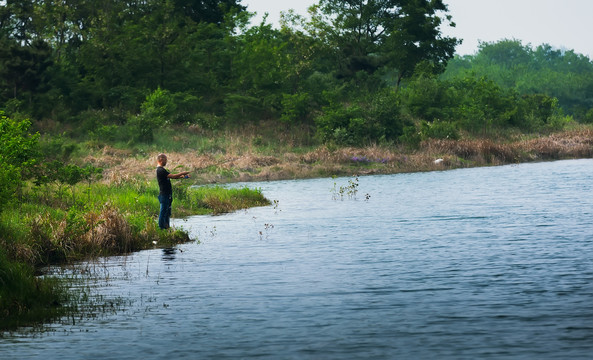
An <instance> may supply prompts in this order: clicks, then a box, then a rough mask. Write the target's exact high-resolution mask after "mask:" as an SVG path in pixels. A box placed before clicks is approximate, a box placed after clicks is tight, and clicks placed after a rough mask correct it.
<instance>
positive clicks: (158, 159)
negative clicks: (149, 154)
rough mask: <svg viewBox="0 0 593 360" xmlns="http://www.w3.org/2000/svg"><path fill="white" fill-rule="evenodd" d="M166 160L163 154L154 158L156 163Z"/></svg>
mask: <svg viewBox="0 0 593 360" xmlns="http://www.w3.org/2000/svg"><path fill="white" fill-rule="evenodd" d="M166 158H167V155H165V154H159V155H158V156H157V157H156V161H158V162H161V161H163V159H166Z"/></svg>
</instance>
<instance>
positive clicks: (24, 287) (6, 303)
mask: <svg viewBox="0 0 593 360" xmlns="http://www.w3.org/2000/svg"><path fill="white" fill-rule="evenodd" d="M33 271H34V270H33V267H31V266H30V265H28V264H25V263H18V262H14V261H11V260H9V259H8V257H7V256H6V254H5V253H4V251H3V249H2V248H1V247H0V324H1V326H0V330H7V329H13V328H16V327H18V326H21V325H26V324H30V323H31V322H38V321H44V320H49V319H52V318H55V317H57V316H60V315H62V314H64V313H65V311H66V308H64V307H62V306H61V305H62V304H63V303H64V302H65V301H67V300H68V293H67V291H66V289H65V288H64V287H63V286H62V285H61V284H60V283H59V282H57V281H56V280H54V279H43V280H41V279H39V278H37V277H35V276H34V273H33Z"/></svg>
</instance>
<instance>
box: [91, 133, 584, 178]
mask: <svg viewBox="0 0 593 360" xmlns="http://www.w3.org/2000/svg"><path fill="white" fill-rule="evenodd" d="M257 134H258V130H257V128H253V129H249V128H247V129H246V130H244V131H243V132H242V133H239V132H235V133H230V132H229V133H226V134H225V135H224V136H225V140H226V141H227V143H228V148H226V149H225V152H224V153H222V152H213V153H198V152H197V151H195V150H189V151H185V152H183V153H182V152H169V153H167V155H168V157H169V167H170V170H171V171H173V172H175V171H177V170H179V171H181V170H188V171H191V172H192V173H193V177H194V181H195V182H196V183H218V182H231V181H258V180H281V179H296V178H310V177H323V176H331V175H343V174H362V175H364V174H386V173H398V172H416V171H431V170H443V169H450V168H458V167H469V166H485V165H502V164H508V163H516V162H525V161H534V160H553V159H565V158H584V157H592V156H593V130H592V129H590V128H581V129H578V130H572V131H566V132H562V133H556V134H551V135H548V136H540V137H536V138H524V137H523V138H522V137H517V138H516V139H514V140H512V141H509V140H506V141H495V140H490V139H466V140H458V141H455V140H436V139H431V140H429V141H425V142H423V143H422V144H421V146H420V148H419V149H418V150H415V151H411V150H408V149H405V148H402V147H383V146H368V147H364V148H355V147H344V148H335V149H334V148H330V147H327V146H319V147H316V148H312V150H310V151H308V152H306V153H299V154H297V153H295V152H292V151H291V150H290V147H289V146H288V145H286V144H285V145H284V146H286V148H287V149H288V150H286V151H283V152H281V153H278V154H274V155H269V154H267V155H264V154H261V153H258V151H257V150H256V148H254V147H253V146H252V145H251V142H252V140H253V138H254V137H255V136H257ZM286 136H287V140H286V141H288V137H289V135H286ZM156 155H157V154H156V153H155V154H151V155H150V156H141V157H140V156H132V155H131V154H130V152H128V151H122V150H117V149H113V148H110V147H106V148H104V149H103V150H102V151H101V152H98V153H97V154H95V155H93V156H89V157H88V158H87V161H88V162H91V163H94V164H96V165H97V166H102V167H104V168H105V172H104V179H105V181H107V182H109V183H118V182H127V181H131V179H133V178H136V177H138V176H141V177H144V178H147V179H152V178H153V177H154V168H155V166H156ZM362 158H364V159H365V161H364V162H361V161H358V162H357V161H355V160H354V159H362ZM435 159H443V161H442V162H440V163H438V164H435V162H434V161H435Z"/></svg>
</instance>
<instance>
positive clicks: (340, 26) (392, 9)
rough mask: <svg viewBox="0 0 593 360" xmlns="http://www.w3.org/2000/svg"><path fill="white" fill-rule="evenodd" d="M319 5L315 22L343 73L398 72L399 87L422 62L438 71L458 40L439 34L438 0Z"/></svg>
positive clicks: (324, 0)
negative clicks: (333, 49) (336, 51)
mask: <svg viewBox="0 0 593 360" xmlns="http://www.w3.org/2000/svg"><path fill="white" fill-rule="evenodd" d="M319 9H320V11H321V14H317V17H316V18H315V19H314V20H315V21H316V22H317V24H318V25H317V28H318V29H322V33H323V34H327V35H326V38H327V41H329V42H330V43H333V44H335V46H336V47H337V48H338V49H339V55H340V58H339V62H338V63H339V64H340V65H341V66H342V69H341V72H342V74H343V75H344V76H349V77H351V76H353V74H355V73H357V72H359V71H365V72H368V73H374V72H375V71H377V70H378V69H380V68H385V70H386V72H389V71H392V72H393V71H395V72H396V73H397V85H398V86H399V84H400V82H401V80H402V78H403V77H407V76H410V75H411V74H412V73H413V71H414V69H415V67H416V65H417V64H418V63H420V62H422V61H429V62H432V63H433V64H434V65H435V67H434V68H435V69H436V70H438V71H443V70H444V69H445V65H446V63H447V61H448V59H450V58H451V57H452V56H453V54H454V51H455V46H456V45H457V44H458V43H459V41H458V40H457V39H456V38H448V37H442V36H441V33H440V26H441V25H442V23H443V19H442V18H441V17H440V16H439V15H440V14H441V13H446V11H447V10H448V9H447V6H446V5H445V4H444V3H443V1H442V0H321V1H320V8H319ZM445 18H446V19H447V20H448V21H450V20H451V17H450V16H446V17H445ZM328 22H329V23H330V24H331V26H327V24H328ZM451 26H455V24H454V23H451Z"/></svg>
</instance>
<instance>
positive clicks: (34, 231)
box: [0, 0, 593, 330]
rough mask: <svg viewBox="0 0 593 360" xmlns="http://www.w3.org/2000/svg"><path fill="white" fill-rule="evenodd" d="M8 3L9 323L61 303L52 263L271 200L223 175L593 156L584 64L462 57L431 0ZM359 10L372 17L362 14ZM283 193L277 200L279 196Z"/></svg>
mask: <svg viewBox="0 0 593 360" xmlns="http://www.w3.org/2000/svg"><path fill="white" fill-rule="evenodd" d="M203 3H204V2H184V1H154V0H148V1H117V0H106V1H102V2H101V6H96V4H95V2H72V1H61V2H55V1H54V2H50V1H37V0H26V1H20V2H5V4H3V5H0V45H1V46H0V160H1V161H2V166H0V330H6V329H13V328H15V327H19V326H23V325H25V324H31V323H36V322H42V321H47V320H48V319H52V318H56V317H59V316H62V315H63V314H64V313H65V312H67V311H68V304H69V302H70V301H71V296H72V293H71V291H70V290H69V288H68V284H67V283H66V284H64V283H63V282H60V281H57V280H56V279H54V278H52V277H47V276H38V275H39V270H40V269H41V268H42V267H43V266H47V265H52V264H68V263H72V262H76V261H84V260H88V259H93V258H96V257H99V256H109V255H115V254H126V253H129V252H132V251H137V250H142V249H147V248H152V247H155V246H157V247H170V246H174V245H176V244H180V243H183V242H187V241H193V240H198V241H199V239H190V238H189V235H188V233H187V232H186V231H184V230H183V229H173V230H171V231H161V230H159V229H158V226H157V223H156V216H157V215H158V207H159V203H158V199H157V193H158V186H157V184H156V179H155V172H154V171H155V166H156V155H157V154H159V153H162V152H164V153H166V154H167V155H168V157H169V164H170V165H171V166H173V167H177V168H173V169H171V170H173V171H175V172H176V171H177V170H179V171H190V172H191V178H190V179H188V180H182V181H176V182H175V183H174V185H173V188H174V203H173V217H177V218H180V217H186V216H191V215H204V214H215V215H216V214H222V213H226V212H231V211H235V210H237V209H242V208H249V207H253V206H266V205H269V204H270V200H269V199H266V198H265V196H264V195H265V194H262V193H261V191H260V190H259V189H257V188H249V187H242V188H241V187H239V188H235V187H232V188H231V187H228V188H227V187H225V186H224V184H225V183H234V182H253V181H270V180H281V179H283V180H284V179H303V178H315V177H328V178H329V177H332V176H354V175H356V176H364V175H372V174H396V173H403V172H419V171H440V170H448V169H456V168H464V167H476V166H494V165H504V164H514V163H521V162H531V161H548V160H559V159H575V158H591V157H593V62H592V61H591V59H589V58H588V57H586V56H584V55H581V54H578V53H575V52H574V51H572V50H558V49H554V48H552V47H551V46H550V45H547V44H542V45H539V46H536V47H532V46H531V45H524V44H522V43H521V42H520V41H518V40H514V39H505V40H501V41H499V42H494V43H482V44H480V46H479V48H478V49H477V51H476V53H475V54H474V55H468V56H463V57H461V56H455V46H456V45H457V44H459V41H460V40H459V39H456V38H449V37H444V36H443V35H442V34H441V29H442V28H443V27H444V26H454V19H451V18H450V17H449V16H448V14H447V11H448V9H447V6H446V5H445V4H444V3H443V2H442V1H440V0H432V1H429V0H420V1H413V2H410V1H391V0H389V1H387V0H378V1H373V2H370V1H369V2H364V1H361V2H357V3H356V4H353V3H352V2H349V1H342V0H320V1H319V2H318V4H316V5H315V6H313V7H312V8H311V9H310V13H309V17H303V16H299V15H296V14H294V13H292V12H288V13H286V14H284V15H283V17H282V23H281V26H280V28H274V27H273V26H272V25H270V24H268V23H266V20H263V21H262V22H261V23H259V24H255V25H252V24H250V19H251V18H252V17H253V14H251V13H249V11H248V9H246V8H245V7H244V6H242V5H241V4H240V1H236V0H220V1H212V2H209V3H208V4H203ZM361 14H362V15H361ZM272 200H273V199H272Z"/></svg>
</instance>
